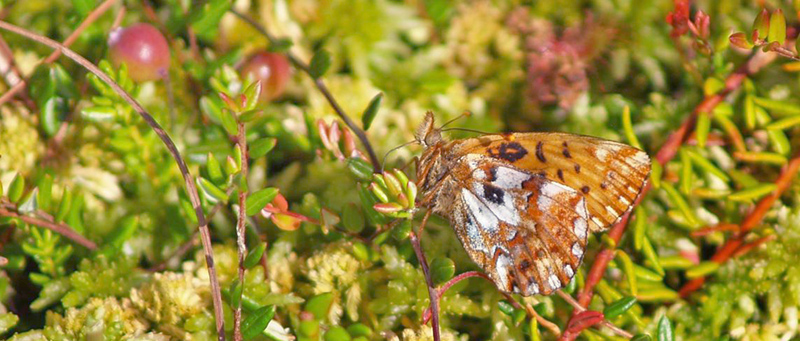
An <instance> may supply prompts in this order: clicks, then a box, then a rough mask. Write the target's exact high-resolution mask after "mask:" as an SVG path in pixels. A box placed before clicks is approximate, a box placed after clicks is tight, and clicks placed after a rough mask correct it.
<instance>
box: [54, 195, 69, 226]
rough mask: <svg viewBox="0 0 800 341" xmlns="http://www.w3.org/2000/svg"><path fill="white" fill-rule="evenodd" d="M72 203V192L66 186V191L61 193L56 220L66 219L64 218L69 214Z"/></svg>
mask: <svg viewBox="0 0 800 341" xmlns="http://www.w3.org/2000/svg"><path fill="white" fill-rule="evenodd" d="M71 205H72V192H71V191H70V190H69V189H68V188H64V192H62V194H61V202H60V203H59V204H58V213H56V216H55V222H61V221H64V218H65V217H66V216H67V214H69V211H70V206H71Z"/></svg>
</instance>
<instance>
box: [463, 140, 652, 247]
mask: <svg viewBox="0 0 800 341" xmlns="http://www.w3.org/2000/svg"><path fill="white" fill-rule="evenodd" d="M450 147H451V149H452V153H453V154H454V155H468V154H480V155H486V156H488V157H491V158H494V159H497V160H498V162H501V163H506V164H508V165H511V166H513V167H515V168H517V169H524V170H526V171H528V172H530V173H533V174H540V175H542V176H543V177H545V178H546V179H548V180H552V181H555V182H558V183H560V184H563V185H566V186H567V187H570V188H573V189H575V190H576V191H579V192H581V193H582V194H583V195H584V196H585V197H586V207H587V208H588V210H589V228H590V230H591V231H592V232H596V231H602V230H605V229H606V228H608V227H609V226H611V225H612V224H614V223H616V222H617V221H619V219H620V218H621V217H622V216H623V215H624V214H625V213H626V212H627V211H629V210H630V208H631V207H632V206H633V203H634V202H635V200H636V199H637V197H638V196H639V193H641V191H642V188H643V187H644V185H645V184H646V182H647V177H648V176H649V173H650V159H649V157H648V156H647V154H646V153H645V152H643V151H641V150H639V149H636V148H633V147H631V146H628V145H625V144H622V143H618V142H613V141H607V140H602V139H598V138H593V137H587V136H579V135H571V134H564V133H515V134H505V135H503V134H496V135H485V136H481V137H477V138H471V139H465V140H459V141H454V142H452V145H451V146H450Z"/></svg>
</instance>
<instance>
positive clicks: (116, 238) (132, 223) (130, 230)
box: [106, 216, 139, 248]
mask: <svg viewBox="0 0 800 341" xmlns="http://www.w3.org/2000/svg"><path fill="white" fill-rule="evenodd" d="M118 225H119V226H117V228H115V229H114V230H113V231H112V232H111V234H110V235H109V236H108V238H107V240H108V241H107V242H106V243H107V244H108V245H110V246H112V247H114V248H121V247H122V244H124V243H125V242H126V241H127V240H129V239H131V237H133V235H134V234H135V233H136V230H137V228H138V227H139V217H138V216H130V217H126V218H124V219H122V221H121V222H120V223H119V224H118Z"/></svg>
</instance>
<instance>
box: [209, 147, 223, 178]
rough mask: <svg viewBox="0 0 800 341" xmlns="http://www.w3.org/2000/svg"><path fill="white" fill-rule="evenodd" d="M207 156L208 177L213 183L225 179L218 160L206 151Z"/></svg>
mask: <svg viewBox="0 0 800 341" xmlns="http://www.w3.org/2000/svg"><path fill="white" fill-rule="evenodd" d="M207 158H208V160H207V161H206V169H207V170H208V177H209V178H210V179H211V181H212V182H213V183H215V184H219V183H222V181H223V180H225V175H223V174H222V166H221V165H220V164H219V160H217V158H216V157H214V154H213V153H208V156H207Z"/></svg>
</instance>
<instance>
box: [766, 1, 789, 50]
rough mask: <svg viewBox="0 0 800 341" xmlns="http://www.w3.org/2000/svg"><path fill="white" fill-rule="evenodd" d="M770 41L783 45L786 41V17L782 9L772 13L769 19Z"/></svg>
mask: <svg viewBox="0 0 800 341" xmlns="http://www.w3.org/2000/svg"><path fill="white" fill-rule="evenodd" d="M768 39H769V41H770V42H773V41H776V42H778V43H779V44H781V45H783V43H784V42H785V41H786V17H784V16H783V10H781V9H780V8H779V9H777V10H775V12H772V15H770V17H769V38H768Z"/></svg>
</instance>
